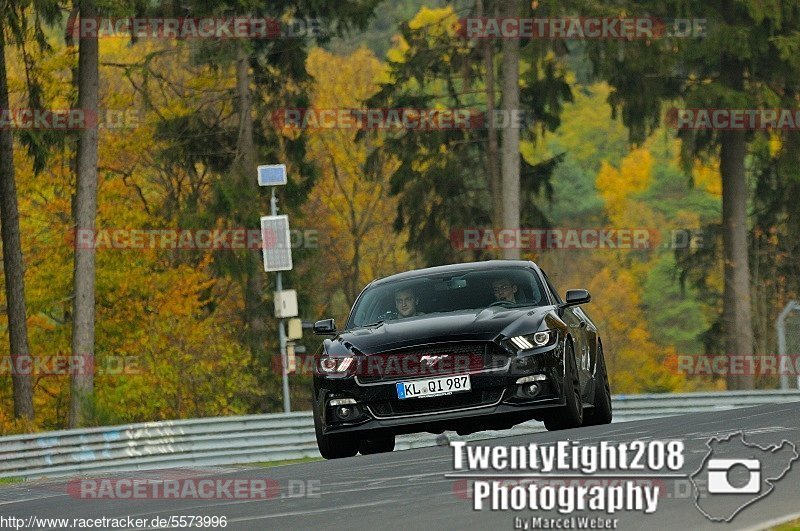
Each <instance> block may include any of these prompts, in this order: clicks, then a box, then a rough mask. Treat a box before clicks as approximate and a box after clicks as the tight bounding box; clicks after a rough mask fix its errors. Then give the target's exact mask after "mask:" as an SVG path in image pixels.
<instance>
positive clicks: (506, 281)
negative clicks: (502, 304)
mask: <svg viewBox="0 0 800 531" xmlns="http://www.w3.org/2000/svg"><path fill="white" fill-rule="evenodd" d="M517 289H518V288H517V285H516V284H515V283H514V282H512V281H511V279H510V278H508V277H501V278H498V279H497V280H495V281H494V282H492V290H493V291H494V298H495V299H497V300H498V301H507V302H513V303H514V304H516V303H517Z"/></svg>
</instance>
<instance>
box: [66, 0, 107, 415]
mask: <svg viewBox="0 0 800 531" xmlns="http://www.w3.org/2000/svg"><path fill="white" fill-rule="evenodd" d="M96 15H97V11H96V7H95V3H94V0H81V2H80V16H81V18H90V17H95V16H96ZM78 76H79V77H78V107H79V108H80V109H82V111H83V112H84V113H85V115H86V116H91V117H96V116H97V114H98V86H99V77H100V74H99V71H98V42H97V36H94V37H87V36H81V38H80V45H79V48H78ZM97 140H98V129H97V125H96V124H86V126H85V127H84V128H83V129H81V132H80V135H79V139H78V174H77V176H76V181H77V193H76V194H75V209H74V210H75V228H76V230H77V231H90V232H92V233H93V232H94V230H95V219H96V217H97ZM73 279H74V299H73V301H72V308H73V311H72V355H73V357H74V359H77V360H81V361H82V363H80V364H77V365H76V370H74V371H73V373H72V380H71V383H72V385H71V391H72V397H71V404H70V416H69V424H70V427H73V428H77V427H80V426H85V425H86V424H87V423H89V422H91V421H92V420H93V419H92V417H93V414H94V413H93V410H94V398H93V394H94V371H93V370H92V369H93V367H94V320H95V251H94V249H92V248H88V249H82V248H79V247H78V246H76V248H75V266H74V273H73Z"/></svg>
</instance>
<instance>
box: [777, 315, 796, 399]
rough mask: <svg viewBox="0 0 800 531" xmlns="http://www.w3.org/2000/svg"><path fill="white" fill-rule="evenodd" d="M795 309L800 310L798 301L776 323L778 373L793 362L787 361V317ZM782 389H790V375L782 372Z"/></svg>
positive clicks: (779, 316)
mask: <svg viewBox="0 0 800 531" xmlns="http://www.w3.org/2000/svg"><path fill="white" fill-rule="evenodd" d="M794 309H800V304H798V303H797V302H796V301H790V302H789V303H788V304H787V305H786V307H785V308H784V309H783V310H782V311H781V313H780V315H778V320H777V322H776V323H775V328H776V329H777V331H778V371H783V368H785V367H788V366H790V364H791V362H790V361H789V360H787V359H786V317H788V315H789V312H791V311H792V310H794ZM780 375H781V389H789V375H788V374H786V372H785V371H784V372H781V373H780ZM798 384H800V377H798Z"/></svg>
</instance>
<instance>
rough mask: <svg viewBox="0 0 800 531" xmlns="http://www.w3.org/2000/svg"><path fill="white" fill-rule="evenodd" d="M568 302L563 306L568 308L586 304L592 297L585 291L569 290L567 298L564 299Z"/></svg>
mask: <svg viewBox="0 0 800 531" xmlns="http://www.w3.org/2000/svg"><path fill="white" fill-rule="evenodd" d="M564 300H565V301H566V302H565V303H564V304H563V306H564V307H567V306H577V305H579V304H586V303H587V302H589V301H591V300H592V296H591V295H589V292H588V291H586V290H585V289H568V290H567V297H566V299H564Z"/></svg>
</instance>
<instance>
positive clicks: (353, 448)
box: [314, 403, 359, 459]
mask: <svg viewBox="0 0 800 531" xmlns="http://www.w3.org/2000/svg"><path fill="white" fill-rule="evenodd" d="M320 409H321V405H320V404H319V403H317V404H315V407H314V433H315V434H316V436H317V448H319V453H320V454H322V457H324V458H325V459H341V458H343V457H353V456H354V455H356V454H357V453H358V446H359V439H358V438H357V437H355V436H353V435H350V434H346V433H342V434H336V435H326V434H325V433H323V431H322V417H321V412H320Z"/></svg>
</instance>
